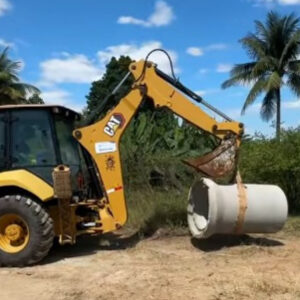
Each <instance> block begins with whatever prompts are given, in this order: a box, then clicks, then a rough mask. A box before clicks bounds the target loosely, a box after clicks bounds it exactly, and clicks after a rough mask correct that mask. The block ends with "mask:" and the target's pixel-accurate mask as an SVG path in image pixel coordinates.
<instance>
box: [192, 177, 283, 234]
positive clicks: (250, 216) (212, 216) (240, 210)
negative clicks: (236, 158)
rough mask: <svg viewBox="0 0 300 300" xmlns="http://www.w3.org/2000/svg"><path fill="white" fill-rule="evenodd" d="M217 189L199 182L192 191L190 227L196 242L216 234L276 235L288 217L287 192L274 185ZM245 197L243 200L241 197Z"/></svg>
mask: <svg viewBox="0 0 300 300" xmlns="http://www.w3.org/2000/svg"><path fill="white" fill-rule="evenodd" d="M243 190H244V193H243V195H241V187H240V186H238V185H237V184H233V185H218V184H216V183H215V182H214V181H212V180H211V179H208V178H205V179H202V180H201V181H197V182H196V183H195V184H194V185H193V186H192V187H191V189H190V192H189V204H188V208H187V211H188V225H189V228H190V231H191V233H192V235H193V236H194V237H195V238H199V239H200V238H207V237H209V236H211V235H213V234H244V233H275V232H277V231H279V230H280V229H282V227H283V225H284V223H285V221H286V219H287V214H288V205H287V199H286V196H285V194H284V192H283V191H282V190H281V189H280V188H279V187H278V186H275V185H265V184H245V185H243ZM241 196H242V197H241Z"/></svg>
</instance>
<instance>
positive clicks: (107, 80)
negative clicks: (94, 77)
mask: <svg viewBox="0 0 300 300" xmlns="http://www.w3.org/2000/svg"><path fill="white" fill-rule="evenodd" d="M131 62H132V60H131V58H130V57H128V56H121V57H120V58H119V59H116V58H115V57H113V58H112V59H111V61H110V62H109V63H108V64H107V66H106V72H105V74H104V75H103V77H102V79H100V80H98V81H94V82H93V83H92V86H91V89H90V92H89V94H88V95H87V97H86V98H87V114H88V115H89V114H91V113H92V112H94V113H95V112H96V113H97V114H98V115H100V114H101V112H99V111H98V108H99V106H100V104H101V103H102V102H103V100H104V99H105V98H106V96H107V95H109V94H110V93H111V92H112V91H113V89H114V88H115V87H116V86H117V84H118V83H119V82H120V81H121V80H122V78H123V77H124V76H125V75H126V74H127V72H129V69H128V68H129V65H130V63H131ZM132 83H133V78H129V79H127V80H126V81H125V83H124V84H123V86H122V87H121V88H120V89H119V91H118V92H117V93H116V95H115V96H114V97H112V98H111V99H109V101H108V102H107V103H106V105H105V106H104V107H103V108H102V112H106V111H107V110H108V109H110V108H112V107H113V106H115V105H116V104H117V103H118V102H119V100H120V99H121V98H122V97H124V96H125V95H126V94H127V93H128V92H129V90H130V87H131V85H132Z"/></svg>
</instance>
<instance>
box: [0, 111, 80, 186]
mask: <svg viewBox="0 0 300 300" xmlns="http://www.w3.org/2000/svg"><path fill="white" fill-rule="evenodd" d="M79 119H80V115H79V114H78V113H76V112H75V111H72V110H70V109H67V108H65V107H63V106H53V105H4V106H0V172H3V171H9V170H18V169H25V170H27V171H29V172H31V173H33V174H35V175H37V176H38V177H40V178H42V179H43V180H45V181H46V182H48V183H49V184H50V185H52V175H51V174H52V171H53V168H54V167H56V166H57V165H59V164H64V165H67V166H69V167H70V168H71V173H72V185H73V189H74V191H78V190H79V189H80V188H81V186H78V185H80V182H82V181H83V176H84V175H83V173H84V172H83V171H82V170H83V168H84V164H83V161H84V160H83V159H82V152H81V149H80V146H79V144H78V143H77V142H76V140H75V139H74V138H73V136H72V131H73V129H74V126H75V121H76V120H79Z"/></svg>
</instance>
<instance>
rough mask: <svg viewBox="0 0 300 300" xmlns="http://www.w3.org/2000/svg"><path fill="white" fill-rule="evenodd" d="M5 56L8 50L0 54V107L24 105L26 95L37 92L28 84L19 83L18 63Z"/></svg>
mask: <svg viewBox="0 0 300 300" xmlns="http://www.w3.org/2000/svg"><path fill="white" fill-rule="evenodd" d="M7 54H8V48H5V49H4V50H3V51H2V52H1V53H0V105H1V104H2V105H3V104H18V103H26V95H27V93H28V92H30V93H35V92H39V90H38V89H37V88H36V87H34V86H32V85H30V84H26V83H22V82H20V80H19V78H18V72H19V71H20V62H18V61H13V60H11V59H10V58H8V55H7Z"/></svg>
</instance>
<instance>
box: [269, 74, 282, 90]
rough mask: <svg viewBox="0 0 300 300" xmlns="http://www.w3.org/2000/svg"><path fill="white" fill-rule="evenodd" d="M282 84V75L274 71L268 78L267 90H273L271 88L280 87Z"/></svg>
mask: <svg viewBox="0 0 300 300" xmlns="http://www.w3.org/2000/svg"><path fill="white" fill-rule="evenodd" d="M281 84H282V79H281V77H280V75H279V74H278V72H277V71H274V72H273V73H272V74H271V75H270V76H269V78H268V82H267V86H266V90H267V91H271V90H276V89H280V87H281Z"/></svg>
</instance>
